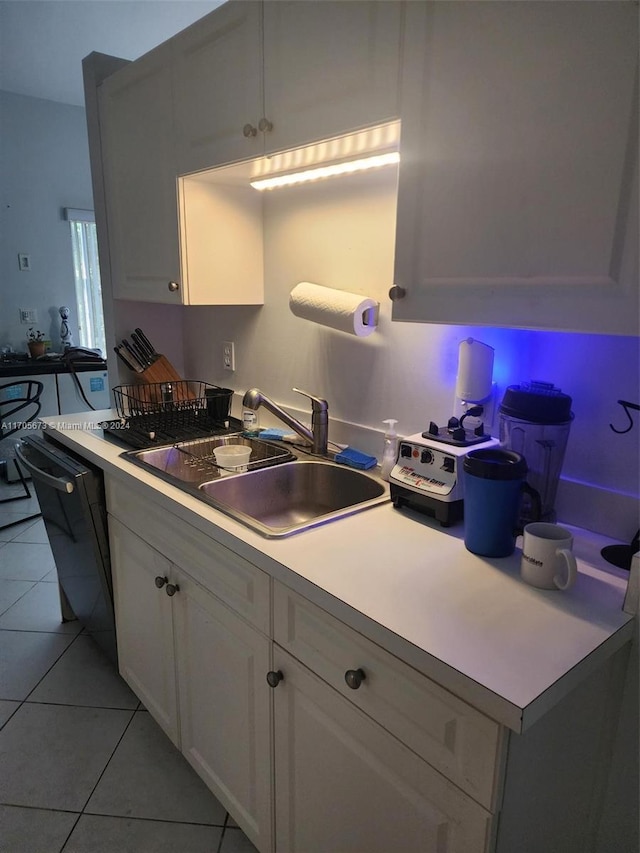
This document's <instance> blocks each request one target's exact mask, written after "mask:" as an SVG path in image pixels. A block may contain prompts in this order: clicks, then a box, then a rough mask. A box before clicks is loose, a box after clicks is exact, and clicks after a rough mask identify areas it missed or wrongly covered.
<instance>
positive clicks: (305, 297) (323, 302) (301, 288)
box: [289, 281, 380, 337]
mask: <svg viewBox="0 0 640 853" xmlns="http://www.w3.org/2000/svg"><path fill="white" fill-rule="evenodd" d="M289 308H290V310H291V313H292V314H294V315H295V316H296V317H300V318H301V319H303V320H310V321H311V322H313V323H319V324H320V325H323V326H327V327H329V328H333V329H336V330H337V331H340V332H347V333H349V334H352V335H356V336H357V337H368V336H369V335H371V334H373V333H374V332H375V331H376V330H377V328H378V322H379V319H380V303H379V302H378V301H376V300H375V299H372V298H371V297H368V296H362V295H361V294H357V293H351V292H349V291H345V290H337V289H336V288H331V287H326V286H325V285H320V284H315V283H313V282H309V281H300V282H298V284H296V286H295V287H294V288H293V290H292V291H291V293H290V296H289Z"/></svg>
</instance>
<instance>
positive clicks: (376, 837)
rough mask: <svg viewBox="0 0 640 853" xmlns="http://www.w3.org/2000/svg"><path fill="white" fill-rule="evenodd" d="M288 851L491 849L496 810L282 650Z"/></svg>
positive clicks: (281, 840) (280, 832) (279, 827)
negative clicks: (492, 811)
mask: <svg viewBox="0 0 640 853" xmlns="http://www.w3.org/2000/svg"><path fill="white" fill-rule="evenodd" d="M274 669H276V670H280V671H281V672H282V674H283V680H282V682H281V683H280V684H279V685H278V686H277V687H276V688H275V690H274V717H275V768H276V781H275V784H276V791H277V800H276V849H277V850H278V851H279V853H288V851H291V852H292V853H293V851H297V853H326V851H328V850H339V851H340V853H362V851H364V850H366V851H367V853H377V851H379V853H388V851H389V850H402V851H407V853H409V851H411V853H418V851H424V853H454V851H455V853H482V851H485V850H486V849H487V846H488V844H489V842H488V838H489V834H490V828H491V827H490V824H491V815H490V814H489V812H487V811H485V810H484V809H483V808H482V807H481V806H479V805H478V804H477V803H475V802H474V801H473V800H472V799H471V798H470V797H467V796H466V795H465V794H463V793H462V792H461V791H460V790H459V789H458V788H457V787H456V786H455V785H453V784H452V783H450V782H447V781H446V780H445V779H444V777H443V776H441V775H440V774H439V773H438V772H436V771H435V770H433V768H431V767H430V766H429V765H428V764H427V763H426V762H424V761H422V760H421V759H420V758H418V756H417V755H415V753H413V752H411V751H410V750H409V749H407V748H406V747H405V746H404V745H403V744H401V743H400V742H399V741H397V740H396V739H395V738H393V737H392V736H391V735H390V734H388V732H386V731H385V730H384V729H383V728H382V727H381V726H379V725H377V724H376V723H374V722H373V721H372V720H370V719H369V718H368V717H366V716H365V715H364V714H363V713H362V712H361V711H360V710H359V709H357V708H356V707H355V706H353V705H351V703H350V702H348V701H347V700H346V699H344V698H343V697H342V696H340V695H339V694H338V693H337V692H336V691H334V690H333V689H332V688H330V687H329V686H328V685H326V684H325V683H324V682H322V681H320V679H318V678H317V677H316V676H315V675H313V674H312V673H311V672H310V671H309V670H307V669H305V668H304V667H303V666H302V665H301V664H299V663H298V662H297V661H295V660H294V658H292V657H291V656H290V655H288V654H287V653H286V652H284V651H282V650H281V649H280V648H279V647H277V646H276V647H275V652H274Z"/></svg>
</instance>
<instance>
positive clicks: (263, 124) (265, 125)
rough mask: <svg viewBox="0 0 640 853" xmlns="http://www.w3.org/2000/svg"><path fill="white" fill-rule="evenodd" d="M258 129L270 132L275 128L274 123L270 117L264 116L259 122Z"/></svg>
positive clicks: (262, 131)
mask: <svg viewBox="0 0 640 853" xmlns="http://www.w3.org/2000/svg"><path fill="white" fill-rule="evenodd" d="M258 130H259V131H260V132H261V133H270V132H271V131H272V130H273V124H272V122H270V121H269V119H268V118H264V116H263V117H262V118H261V119H260V121H259V122H258Z"/></svg>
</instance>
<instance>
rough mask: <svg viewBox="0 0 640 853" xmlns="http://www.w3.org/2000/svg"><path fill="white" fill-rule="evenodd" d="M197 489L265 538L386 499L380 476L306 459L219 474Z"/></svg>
mask: <svg viewBox="0 0 640 853" xmlns="http://www.w3.org/2000/svg"><path fill="white" fill-rule="evenodd" d="M199 489H200V491H201V492H202V493H204V495H206V497H207V499H208V503H211V505H212V506H215V507H216V508H217V509H219V510H221V511H222V512H224V513H226V514H227V515H230V516H231V517H232V518H234V519H236V521H240V522H242V523H243V524H246V525H247V526H248V527H251V528H252V529H253V530H256V531H258V533H261V534H262V535H263V536H266V537H268V538H280V537H284V536H290V535H291V534H292V533H297V532H299V531H301V530H307V529H308V528H310V527H316V526H318V525H320V524H326V523H327V522H329V521H333V520H335V519H338V518H343V517H344V516H347V515H351V514H353V513H355V512H360V511H361V510H364V509H368V508H369V507H372V506H376V505H377V504H380V503H383V502H385V501H387V500H388V499H389V489H388V486H387V485H386V483H384V482H382V481H381V480H378V479H375V478H374V477H371V476H369V475H368V474H364V473H361V472H360V471H354V470H353V469H351V468H345V467H344V466H343V465H337V464H335V463H331V462H319V461H311V460H309V461H306V460H298V461H297V462H288V463H285V464H282V465H277V466H275V467H273V468H264V469H262V470H261V471H253V472H249V473H247V474H240V475H237V476H233V477H222V478H219V479H216V480H212V481H211V482H207V483H203V484H202V485H201V486H200V487H199Z"/></svg>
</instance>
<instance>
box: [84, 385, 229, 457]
mask: <svg viewBox="0 0 640 853" xmlns="http://www.w3.org/2000/svg"><path fill="white" fill-rule="evenodd" d="M113 396H114V402H115V408H116V412H117V413H118V418H117V419H116V420H111V421H104V422H102V423H101V424H100V426H101V427H102V429H103V430H104V432H105V433H106V434H108V435H110V436H112V437H114V438H117V439H118V440H120V441H122V442H123V443H124V444H127V445H128V446H130V447H134V448H137V449H141V448H146V447H153V446H154V445H160V444H171V443H174V442H177V441H185V440H188V439H191V438H201V437H206V436H210V435H212V434H213V435H215V434H217V435H220V434H225V433H228V432H230V431H237V430H239V429H240V428H241V426H240V421H238V420H236V419H234V418H231V417H230V415H229V411H230V408H231V399H232V397H233V391H232V390H231V389H229V388H220V387H219V386H217V385H212V384H210V383H208V382H200V381H195V380H186V379H180V380H176V381H170V382H169V381H167V382H152V383H140V384H137V385H117V386H116V387H115V388H114V389H113Z"/></svg>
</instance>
